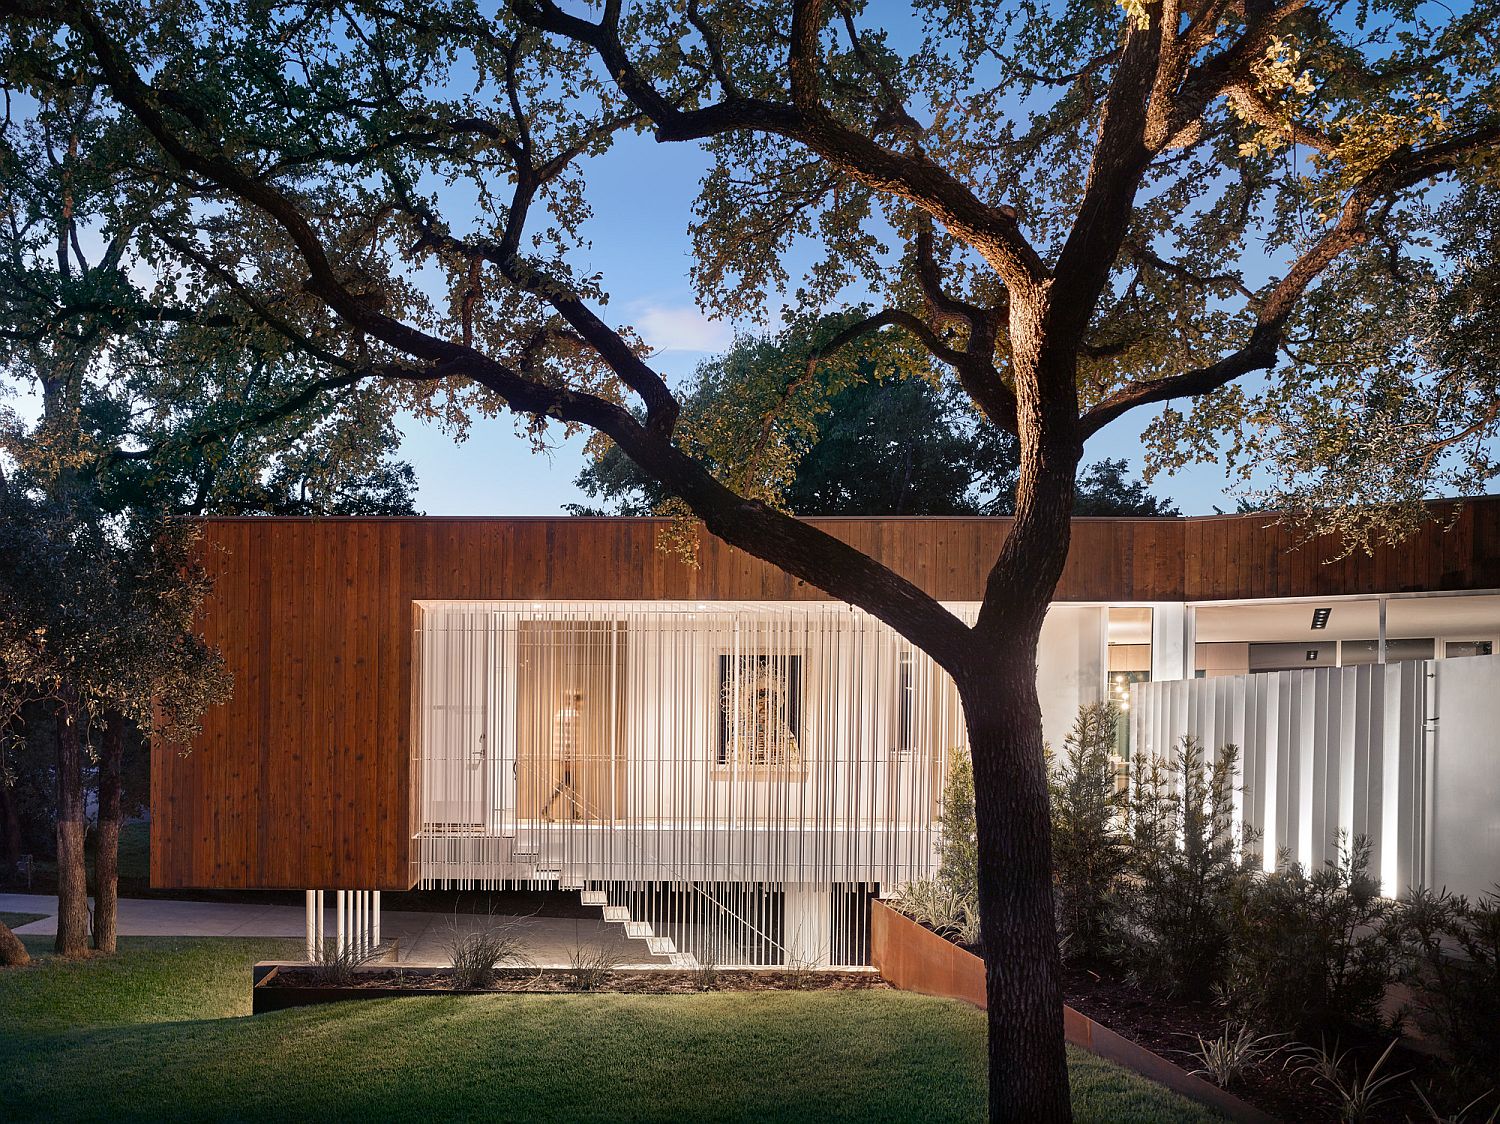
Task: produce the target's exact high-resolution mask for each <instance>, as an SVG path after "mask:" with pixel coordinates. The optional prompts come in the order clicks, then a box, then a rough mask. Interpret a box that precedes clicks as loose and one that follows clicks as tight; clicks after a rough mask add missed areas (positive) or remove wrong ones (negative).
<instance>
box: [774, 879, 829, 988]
mask: <svg viewBox="0 0 1500 1124" xmlns="http://www.w3.org/2000/svg"><path fill="white" fill-rule="evenodd" d="M783 903H784V904H783V912H782V925H783V929H782V932H783V933H784V943H785V945H786V954H787V960H788V962H793V961H795V962H796V963H798V964H802V965H811V966H813V967H817V968H826V967H827V966H828V963H829V960H830V959H831V958H832V956H833V932H832V918H831V917H830V914H831V913H832V908H833V903H832V900H831V897H830V888H829V887H828V886H826V885H818V884H815V883H805V882H803V883H798V882H788V883H787V884H786V888H785V890H784V891H783Z"/></svg>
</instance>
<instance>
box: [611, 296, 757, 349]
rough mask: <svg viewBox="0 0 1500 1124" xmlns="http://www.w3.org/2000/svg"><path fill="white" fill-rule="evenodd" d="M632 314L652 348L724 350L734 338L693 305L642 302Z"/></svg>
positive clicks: (643, 336)
mask: <svg viewBox="0 0 1500 1124" xmlns="http://www.w3.org/2000/svg"><path fill="white" fill-rule="evenodd" d="M631 318H632V319H633V320H634V321H635V326H636V328H637V329H638V330H639V331H640V333H641V338H642V339H644V340H645V341H646V345H647V346H648V347H650V348H651V350H652V351H704V352H713V351H723V350H724V349H725V348H727V347H728V346H729V345H730V343H731V342H732V340H733V338H734V333H733V332H731V331H730V329H729V325H727V324H722V323H719V322H717V321H714V320H710V319H709V318H708V317H707V316H704V315H703V313H702V312H700V311H699V310H698V309H696V308H694V307H693V306H692V305H677V306H668V305H660V304H642V305H641V306H640V307H639V308H638V309H637V310H636V311H635V313H634V315H633V316H632V317H631Z"/></svg>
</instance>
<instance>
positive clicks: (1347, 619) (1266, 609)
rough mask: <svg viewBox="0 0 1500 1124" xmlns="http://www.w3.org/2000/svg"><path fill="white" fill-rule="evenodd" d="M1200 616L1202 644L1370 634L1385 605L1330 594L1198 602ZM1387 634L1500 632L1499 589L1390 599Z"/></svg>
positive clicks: (1481, 635) (1461, 636)
mask: <svg viewBox="0 0 1500 1124" xmlns="http://www.w3.org/2000/svg"><path fill="white" fill-rule="evenodd" d="M1322 606H1326V607H1328V608H1330V609H1331V610H1332V612H1331V613H1330V614H1329V616H1328V627H1327V628H1325V629H1321V630H1314V629H1313V627H1312V615H1313V610H1314V609H1317V608H1319V607H1322ZM1196 617H1197V638H1198V642H1199V643H1200V644H1211V643H1216V642H1225V641H1233V640H1254V641H1271V640H1304V639H1307V640H1371V639H1374V637H1375V635H1376V633H1377V631H1378V629H1379V620H1380V610H1379V607H1378V604H1377V603H1376V602H1375V601H1373V600H1368V601H1355V600H1348V601H1345V600H1339V599H1337V598H1330V599H1328V600H1324V601H1317V600H1311V599H1308V600H1302V601H1281V602H1260V603H1253V604H1240V605H1199V606H1198V607H1197V612H1196ZM1386 635H1387V636H1389V637H1402V636H1412V637H1426V636H1433V637H1444V638H1446V639H1449V640H1465V639H1469V640H1485V639H1490V638H1493V637H1496V636H1500V595H1496V594H1470V595H1458V596H1449V597H1395V598H1391V599H1389V600H1387V602H1386Z"/></svg>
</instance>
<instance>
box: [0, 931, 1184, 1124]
mask: <svg viewBox="0 0 1500 1124" xmlns="http://www.w3.org/2000/svg"><path fill="white" fill-rule="evenodd" d="M28 944H29V945H30V946H31V948H32V951H33V954H39V953H42V952H43V951H44V945H45V942H43V941H37V940H33V941H28ZM121 948H122V951H121V953H120V955H118V956H116V957H113V958H109V959H100V960H91V961H82V962H78V963H65V962H61V961H57V960H43V961H42V962H41V963H40V965H39V966H37V967H35V968H29V969H13V970H7V971H0V1011H4V1012H5V1016H6V1017H5V1018H4V1019H0V1057H4V1058H6V1063H7V1064H5V1065H4V1066H0V1105H4V1106H5V1109H6V1118H7V1119H8V1120H29V1119H81V1120H88V1119H98V1120H104V1119H109V1120H131V1119H134V1120H144V1119H159V1118H162V1117H164V1116H170V1117H172V1118H173V1119H185V1120H192V1119H209V1118H213V1119H226V1118H229V1119H267V1118H277V1119H299V1118H312V1117H317V1118H323V1119H355V1118H358V1119H361V1120H396V1119H406V1120H411V1119H464V1118H479V1117H484V1118H491V1119H527V1120H611V1121H616V1120H748V1119H766V1118H770V1119H776V1120H828V1119H859V1120H893V1121H894V1120H912V1119H921V1120H924V1121H929V1120H977V1119H979V1118H980V1117H981V1116H982V1112H983V1104H984V1050H983V1043H984V1038H983V1033H984V1020H983V1016H982V1014H981V1013H980V1012H978V1011H975V1010H973V1009H972V1008H969V1007H967V1006H964V1005H962V1004H959V1003H955V1002H949V1001H946V1000H939V999H928V998H924V997H921V996H916V995H909V994H904V993H899V992H844V993H832V992H824V993H801V992H788V993H780V994H772V993H754V994H746V993H738V994H727V993H716V994H705V995H691V996H620V995H588V996H556V995H536V996H515V995H512V996H463V997H451V996H437V997H434V998H431V999H426V998H422V999H394V1000H380V1001H372V1002H361V1003H350V1004H339V1005H335V1006H329V1007H320V1008H307V1009H303V1010H298V1011H283V1012H279V1013H276V1014H270V1015H260V1016H257V1017H253V1018H252V1017H249V1016H248V1010H249V996H248V990H249V970H248V965H249V963H250V961H252V960H254V959H257V958H271V957H279V956H285V955H287V954H288V952H289V951H290V948H291V946H290V942H284V941H266V940H260V941H248V940H244V941H242V940H214V939H202V938H199V939H189V938H182V939H169V938H144V937H143V938H134V939H131V938H126V939H124V940H122V941H121ZM1070 1062H1071V1065H1072V1073H1073V1089H1074V1103H1075V1106H1076V1108H1077V1112H1078V1119H1079V1120H1080V1121H1100V1122H1103V1121H1110V1122H1122V1124H1124V1122H1130V1121H1141V1122H1146V1121H1153V1122H1166V1124H1175V1122H1188V1121H1200V1120H1209V1119H1214V1118H1213V1117H1212V1116H1210V1115H1209V1114H1206V1113H1204V1112H1202V1111H1201V1110H1199V1109H1197V1108H1196V1107H1195V1106H1193V1105H1191V1104H1189V1103H1188V1102H1186V1101H1183V1100H1181V1099H1180V1098H1177V1097H1175V1096H1174V1095H1172V1094H1170V1093H1167V1092H1166V1091H1164V1090H1162V1089H1160V1088H1159V1087H1157V1086H1154V1085H1151V1084H1150V1083H1148V1082H1145V1081H1143V1080H1141V1079H1139V1078H1137V1077H1135V1076H1134V1075H1131V1074H1127V1073H1125V1072H1124V1071H1122V1070H1120V1069H1117V1068H1116V1067H1114V1066H1111V1065H1109V1064H1108V1063H1106V1062H1103V1061H1100V1060H1099V1059H1097V1058H1092V1057H1090V1056H1088V1055H1085V1054H1072V1055H1070Z"/></svg>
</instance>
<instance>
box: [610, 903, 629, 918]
mask: <svg viewBox="0 0 1500 1124" xmlns="http://www.w3.org/2000/svg"><path fill="white" fill-rule="evenodd" d="M604 920H606V921H629V920H630V910H628V909H626V908H625V907H624V906H623V905H607V906H605V907H604Z"/></svg>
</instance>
